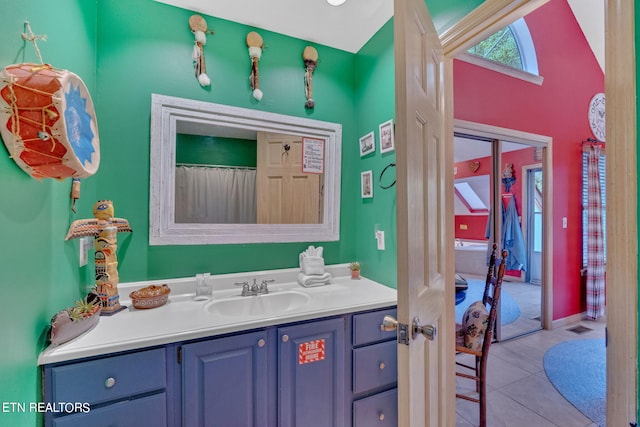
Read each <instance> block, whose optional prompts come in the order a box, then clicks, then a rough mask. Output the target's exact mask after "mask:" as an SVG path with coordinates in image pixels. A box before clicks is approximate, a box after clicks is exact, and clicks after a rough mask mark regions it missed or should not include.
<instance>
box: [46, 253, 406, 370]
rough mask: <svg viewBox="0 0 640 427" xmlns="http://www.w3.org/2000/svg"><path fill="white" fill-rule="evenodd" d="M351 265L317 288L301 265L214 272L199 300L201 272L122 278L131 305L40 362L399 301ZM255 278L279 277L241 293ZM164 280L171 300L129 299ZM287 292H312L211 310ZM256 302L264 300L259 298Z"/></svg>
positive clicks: (123, 295)
mask: <svg viewBox="0 0 640 427" xmlns="http://www.w3.org/2000/svg"><path fill="white" fill-rule="evenodd" d="M346 266H347V264H339V265H333V266H327V268H326V271H328V272H330V273H332V277H333V278H332V279H331V284H329V285H324V286H317V287H311V288H304V287H302V286H300V285H299V284H298V282H297V275H298V273H299V269H297V268H295V269H283V270H269V271H262V272H251V273H234V274H224V275H216V276H211V281H210V283H212V284H213V290H214V294H213V299H212V300H210V301H203V302H201V301H198V302H196V301H193V297H194V296H195V283H196V282H195V277H190V278H184V279H170V280H153V281H146V282H132V283H121V284H119V285H118V291H119V293H120V303H121V304H122V305H126V306H127V309H126V310H123V311H121V312H119V313H117V314H114V315H113V316H101V317H100V321H99V322H98V324H97V326H96V327H95V328H94V329H92V330H91V331H89V332H87V333H85V334H84V335H81V336H79V337H77V338H74V339H73V340H71V341H69V342H66V343H64V344H61V345H58V346H49V347H47V348H46V349H45V350H44V351H43V352H42V353H41V354H40V356H39V358H38V364H39V365H45V364H48V363H55V362H62V361H68V360H75V359H80V358H84V357H89V356H97V355H103V354H109V353H113V352H118V351H125V350H134V349H140V348H145V347H150V346H155V345H162V344H167V343H171V342H179V341H186V340H192V339H198V338H205V337H212V336H215V335H221V334H226V333H231V332H239V331H243V330H251V329H256V328H261V327H266V326H272V325H278V324H284V323H290V322H297V321H302V320H309V319H315V318H319V317H326V316H333V315H339V314H345V313H350V312H356V311H362V310H370V309H376V308H382V307H388V306H391V305H395V304H396V303H397V293H396V290H395V289H393V288H389V287H387V286H384V285H381V284H379V283H376V282H374V281H372V280H369V279H366V278H361V279H360V280H352V279H351V278H350V277H348V276H346V275H345V274H347V273H348V269H347V267H346ZM254 278H255V279H256V280H257V282H258V283H260V282H261V281H262V280H265V279H273V280H275V281H274V282H273V283H270V284H269V291H270V293H269V295H259V296H248V297H242V296H240V292H241V287H240V286H234V283H235V282H240V281H249V282H250V283H251V282H252V281H253V279H254ZM164 283H166V284H167V285H168V286H169V288H171V294H170V295H169V302H167V304H165V305H164V306H162V307H158V308H153V309H147V310H138V309H135V308H133V306H132V305H131V301H130V299H129V293H130V292H132V291H134V290H136V289H140V288H142V287H145V286H148V285H152V284H156V285H158V284H164ZM287 292H289V293H295V294H303V296H304V295H306V296H308V302H306V303H304V304H302V305H300V306H299V307H293V308H288V309H285V310H283V311H279V312H277V313H271V314H249V315H243V316H237V315H222V314H218V313H215V312H210V311H208V308H210V306H211V304H212V301H213V303H215V301H220V300H222V299H228V300H232V299H241V298H242V299H246V298H254V299H259V298H264V297H270V296H275V295H276V294H278V293H287ZM297 296H301V295H297ZM247 301H249V300H247ZM265 301H266V300H265ZM256 302H259V301H258V300H256ZM217 304H219V303H217ZM381 321H382V319H381Z"/></svg>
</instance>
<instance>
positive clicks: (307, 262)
mask: <svg viewBox="0 0 640 427" xmlns="http://www.w3.org/2000/svg"><path fill="white" fill-rule="evenodd" d="M300 270H301V271H302V272H303V273H304V274H306V275H308V276H311V275H317V274H324V258H323V257H321V256H306V257H304V258H303V259H302V264H301V265H300Z"/></svg>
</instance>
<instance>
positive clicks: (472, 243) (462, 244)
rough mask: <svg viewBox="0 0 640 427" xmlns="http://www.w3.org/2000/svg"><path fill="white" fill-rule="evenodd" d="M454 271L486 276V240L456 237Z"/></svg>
mask: <svg viewBox="0 0 640 427" xmlns="http://www.w3.org/2000/svg"><path fill="white" fill-rule="evenodd" d="M454 247H455V251H456V273H460V274H463V275H464V274H467V275H478V276H486V274H487V242H486V241H484V242H483V241H477V240H464V239H456V241H455V245H454Z"/></svg>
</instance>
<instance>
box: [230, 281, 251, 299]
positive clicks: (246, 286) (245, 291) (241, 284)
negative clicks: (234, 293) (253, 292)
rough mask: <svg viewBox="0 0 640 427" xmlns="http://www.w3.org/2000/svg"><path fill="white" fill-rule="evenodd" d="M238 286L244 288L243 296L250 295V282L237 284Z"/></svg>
mask: <svg viewBox="0 0 640 427" xmlns="http://www.w3.org/2000/svg"><path fill="white" fill-rule="evenodd" d="M234 285H236V286H242V296H243V297H244V296H247V295H249V293H250V292H249V282H236V283H234Z"/></svg>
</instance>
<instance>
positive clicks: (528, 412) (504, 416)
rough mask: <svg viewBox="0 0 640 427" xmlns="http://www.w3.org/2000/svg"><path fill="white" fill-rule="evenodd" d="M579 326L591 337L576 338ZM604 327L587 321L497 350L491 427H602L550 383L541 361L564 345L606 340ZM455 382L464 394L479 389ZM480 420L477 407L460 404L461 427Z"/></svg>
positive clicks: (490, 376)
mask: <svg viewBox="0 0 640 427" xmlns="http://www.w3.org/2000/svg"><path fill="white" fill-rule="evenodd" d="M578 325H582V326H585V327H587V328H589V329H591V331H587V332H583V333H581V334H577V333H575V332H572V331H570V330H569V329H571V328H572V327H575V326H578ZM605 326H606V323H605V321H604V320H598V321H588V320H584V321H581V322H578V323H576V324H572V325H568V326H564V327H558V328H556V329H554V330H551V331H548V330H542V331H539V332H535V333H532V334H530V335H526V336H523V337H520V338H514V339H511V340H507V341H504V342H500V343H494V344H492V346H491V352H490V355H489V362H488V363H489V366H488V368H487V384H488V385H487V425H488V426H489V427H520V426H527V427H535V426H543V427H547V426H548V427H554V426H558V427H574V426H575V427H597V426H596V425H595V424H593V423H592V422H591V420H589V419H588V418H587V417H585V416H584V415H582V413H581V412H579V411H578V410H577V409H575V408H574V407H573V406H572V405H571V404H570V403H569V402H568V401H566V400H565V399H564V397H562V395H561V394H559V393H558V392H557V391H556V389H555V388H554V386H553V385H552V384H551V383H550V382H549V381H548V380H547V376H546V374H545V372H544V368H543V365H542V359H543V356H544V353H545V352H546V351H547V349H549V348H550V347H552V346H553V345H555V344H558V343H560V342H563V341H567V340H574V339H588V338H603V337H604V334H605ZM458 357H462V356H458ZM456 381H457V386H458V387H459V389H460V390H463V389H465V387H466V388H467V389H469V388H473V387H474V384H473V383H472V382H471V381H468V380H465V379H460V378H457V379H456ZM478 414H479V411H478V405H477V404H476V403H473V402H468V401H465V400H462V399H457V401H456V427H470V426H477V425H478Z"/></svg>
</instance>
